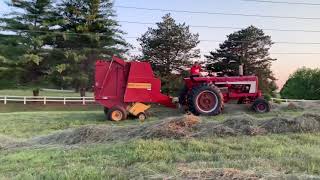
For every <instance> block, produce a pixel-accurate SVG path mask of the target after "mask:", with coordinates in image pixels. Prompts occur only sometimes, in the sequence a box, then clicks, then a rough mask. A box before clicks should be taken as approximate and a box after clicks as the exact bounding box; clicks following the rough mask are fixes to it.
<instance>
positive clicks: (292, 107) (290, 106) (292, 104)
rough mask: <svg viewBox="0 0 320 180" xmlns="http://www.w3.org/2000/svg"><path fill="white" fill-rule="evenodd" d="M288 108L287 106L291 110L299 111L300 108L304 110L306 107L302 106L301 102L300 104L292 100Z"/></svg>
mask: <svg viewBox="0 0 320 180" xmlns="http://www.w3.org/2000/svg"><path fill="white" fill-rule="evenodd" d="M286 108H287V110H290V111H299V110H303V109H304V108H303V107H302V106H301V104H300V105H298V104H295V103H292V102H290V103H289V104H288V106H287V107H286Z"/></svg>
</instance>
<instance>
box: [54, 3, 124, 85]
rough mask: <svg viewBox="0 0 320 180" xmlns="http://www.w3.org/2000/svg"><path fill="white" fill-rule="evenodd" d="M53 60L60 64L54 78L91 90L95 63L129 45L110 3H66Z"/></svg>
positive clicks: (58, 28) (59, 11)
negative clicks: (123, 36)
mask: <svg viewBox="0 0 320 180" xmlns="http://www.w3.org/2000/svg"><path fill="white" fill-rule="evenodd" d="M58 7H59V8H58V12H57V13H58V17H57V19H58V22H59V23H58V26H57V28H56V29H55V31H56V32H58V33H56V38H55V40H54V41H53V42H52V47H54V48H55V51H53V53H52V54H51V58H53V59H57V57H59V61H58V62H57V63H56V65H55V67H54V68H53V69H52V71H51V73H52V77H53V78H54V79H56V80H57V81H62V82H63V84H67V85H72V86H73V87H75V88H76V89H83V88H88V87H91V85H92V81H91V80H92V79H93V71H94V63H95V60H97V59H99V58H108V57H111V55H113V54H121V53H122V52H125V51H126V50H127V47H128V44H127V43H126V42H125V41H124V40H123V38H122V37H121V35H122V34H123V32H122V31H121V30H119V29H118V27H119V24H118V22H117V21H116V20H115V19H114V17H115V12H114V10H113V9H112V8H113V3H112V2H111V1H110V0H63V1H62V2H61V3H60V4H59V5H58Z"/></svg>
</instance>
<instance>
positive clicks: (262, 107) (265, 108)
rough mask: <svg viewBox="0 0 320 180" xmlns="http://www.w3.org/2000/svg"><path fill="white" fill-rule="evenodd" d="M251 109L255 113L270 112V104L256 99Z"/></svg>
mask: <svg viewBox="0 0 320 180" xmlns="http://www.w3.org/2000/svg"><path fill="white" fill-rule="evenodd" d="M252 109H253V110H254V111H255V112H257V113H267V112H270V103H269V102H268V101H267V100H265V99H262V98H258V99H256V100H255V101H254V102H253V104H252Z"/></svg>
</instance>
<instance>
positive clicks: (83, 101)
mask: <svg viewBox="0 0 320 180" xmlns="http://www.w3.org/2000/svg"><path fill="white" fill-rule="evenodd" d="M82 104H83V105H85V104H86V98H85V97H82Z"/></svg>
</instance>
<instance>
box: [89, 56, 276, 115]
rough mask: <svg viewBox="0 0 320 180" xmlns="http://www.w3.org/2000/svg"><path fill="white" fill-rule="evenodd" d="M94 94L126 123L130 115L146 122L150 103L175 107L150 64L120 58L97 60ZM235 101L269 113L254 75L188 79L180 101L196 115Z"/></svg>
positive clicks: (216, 112) (207, 112)
mask: <svg viewBox="0 0 320 180" xmlns="http://www.w3.org/2000/svg"><path fill="white" fill-rule="evenodd" d="M94 93H95V94H94V95H95V100H96V101H97V102H98V103H99V104H101V105H103V106H104V110H105V113H106V115H107V117H108V118H109V119H111V120H113V121H120V120H124V119H126V118H127V115H129V114H130V115H133V116H136V117H138V118H139V119H145V118H146V113H145V111H147V110H148V109H149V108H150V106H149V105H148V104H150V103H156V104H162V105H164V106H167V107H171V108H175V107H176V105H175V104H174V103H173V98H172V97H169V96H167V95H164V94H162V93H161V82H160V79H158V78H156V77H155V75H154V73H153V71H152V68H151V66H150V64H149V63H148V62H138V61H131V62H125V61H124V60H122V59H120V58H117V57H113V58H112V60H111V61H103V60H99V61H97V62H96V71H95V86H94ZM233 99H236V100H238V102H239V103H253V109H254V110H255V111H257V112H268V111H269V110H270V106H269V104H268V102H267V101H266V100H264V99H262V98H261V91H260V90H259V89H258V79H257V77H255V76H240V77H194V78H185V88H184V89H183V91H182V93H181V95H180V98H179V102H180V104H182V105H185V106H187V107H188V109H189V111H191V112H192V113H193V114H195V115H217V114H219V113H221V111H222V110H223V107H224V103H225V102H228V101H229V100H233Z"/></svg>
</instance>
